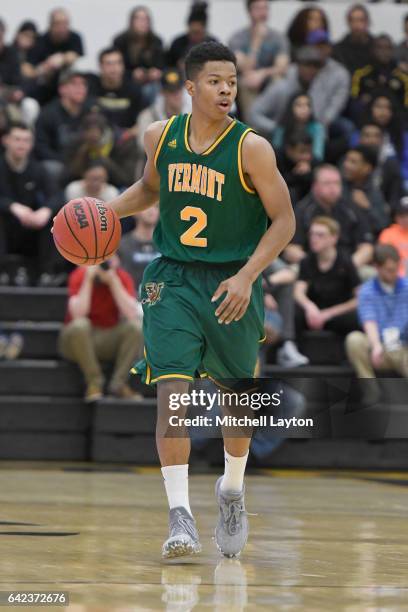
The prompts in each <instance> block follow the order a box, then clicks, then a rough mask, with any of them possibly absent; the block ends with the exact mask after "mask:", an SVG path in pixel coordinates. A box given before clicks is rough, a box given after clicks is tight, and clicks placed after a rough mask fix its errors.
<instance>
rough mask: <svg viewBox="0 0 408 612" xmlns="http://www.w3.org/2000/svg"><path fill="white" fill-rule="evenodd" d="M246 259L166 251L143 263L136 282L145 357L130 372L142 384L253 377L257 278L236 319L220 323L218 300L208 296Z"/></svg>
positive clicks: (258, 327)
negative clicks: (188, 257)
mask: <svg viewBox="0 0 408 612" xmlns="http://www.w3.org/2000/svg"><path fill="white" fill-rule="evenodd" d="M244 263H245V262H234V263H228V264H217V265H214V264H211V265H210V264H206V263H200V262H193V263H186V262H182V263H181V262H177V261H175V260H171V259H168V258H165V257H160V258H158V259H155V260H154V261H153V262H152V263H151V264H149V266H147V268H146V270H145V272H144V275H143V281H142V285H141V290H140V291H141V295H140V299H141V302H142V306H143V312H144V319H143V333H144V342H145V359H143V360H142V361H140V362H139V363H137V364H136V365H135V366H134V368H133V369H132V372H133V373H137V374H139V375H141V377H142V380H143V382H145V383H146V384H155V383H156V382H158V381H161V380H166V379H172V378H174V379H185V380H190V381H192V380H194V378H196V377H199V376H201V377H205V376H209V377H210V378H212V379H214V380H215V381H219V380H222V379H237V378H240V379H242V378H252V377H253V376H254V372H255V367H256V362H257V357H258V351H259V347H260V342H262V341H263V339H264V308H263V292H262V285H261V278H258V279H257V281H256V282H255V283H254V284H253V286H252V295H251V301H250V304H249V306H248V309H247V311H246V313H245V315H244V316H243V317H242V319H241V320H240V321H233V322H232V323H230V324H229V325H225V324H219V323H218V319H217V317H216V316H215V310H216V308H217V306H218V305H219V304H220V303H221V302H222V300H223V299H224V298H225V296H226V294H223V295H222V296H221V298H220V299H219V300H218V302H214V303H211V298H212V296H213V294H214V292H215V290H216V289H217V287H218V285H219V284H220V282H221V281H223V280H225V279H227V278H229V277H230V276H233V275H234V274H236V273H237V272H238V270H239V269H240V268H241V267H242V266H243V265H244Z"/></svg>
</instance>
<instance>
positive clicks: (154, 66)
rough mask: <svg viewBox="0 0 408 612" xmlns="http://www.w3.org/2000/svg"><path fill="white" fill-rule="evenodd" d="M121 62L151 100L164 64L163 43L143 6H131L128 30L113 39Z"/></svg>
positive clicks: (155, 91)
mask: <svg viewBox="0 0 408 612" xmlns="http://www.w3.org/2000/svg"><path fill="white" fill-rule="evenodd" d="M113 46H114V47H116V48H117V49H119V51H120V52H121V53H122V55H123V59H124V61H125V67H126V70H127V71H128V72H129V74H130V75H131V77H132V78H133V79H134V80H135V81H136V83H138V84H139V85H140V86H141V87H143V93H144V95H145V96H146V97H147V98H148V99H149V102H151V101H153V98H154V97H155V95H156V93H157V90H158V83H159V81H160V78H161V75H162V71H163V68H164V67H165V54H164V49H163V43H162V40H161V38H159V37H158V36H157V35H156V34H155V33H154V31H153V29H152V18H151V15H150V12H149V10H148V9H147V8H146V7H145V6H138V7H137V8H135V9H133V11H132V12H131V13H130V17H129V26H128V29H127V30H125V31H124V32H122V33H121V34H119V35H118V36H116V37H115V38H114V39H113Z"/></svg>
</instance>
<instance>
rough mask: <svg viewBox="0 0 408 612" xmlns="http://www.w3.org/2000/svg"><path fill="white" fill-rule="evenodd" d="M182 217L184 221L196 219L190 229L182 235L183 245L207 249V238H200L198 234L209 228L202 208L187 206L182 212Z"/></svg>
mask: <svg viewBox="0 0 408 612" xmlns="http://www.w3.org/2000/svg"><path fill="white" fill-rule="evenodd" d="M180 217H181V219H182V221H190V219H195V222H194V223H193V225H192V226H191V227H189V228H188V230H186V231H185V232H184V234H181V236H180V242H181V244H185V245H186V246H193V247H201V248H203V247H206V246H207V238H203V237H201V238H199V237H198V234H199V233H200V232H202V231H203V229H205V228H206V227H207V215H206V214H205V212H204V211H203V210H202V208H197V207H196V206H185V207H184V208H183V210H182V211H181V212H180Z"/></svg>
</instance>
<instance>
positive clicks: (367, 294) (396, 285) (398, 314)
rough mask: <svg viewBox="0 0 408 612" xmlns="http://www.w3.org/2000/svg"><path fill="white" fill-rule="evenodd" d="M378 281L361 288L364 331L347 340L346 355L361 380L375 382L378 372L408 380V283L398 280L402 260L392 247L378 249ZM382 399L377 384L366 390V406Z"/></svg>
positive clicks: (369, 282) (385, 245)
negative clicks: (385, 372)
mask: <svg viewBox="0 0 408 612" xmlns="http://www.w3.org/2000/svg"><path fill="white" fill-rule="evenodd" d="M374 261H375V264H376V267H377V273H378V277H377V278H373V279H371V280H369V281H367V282H366V283H364V285H363V286H362V287H361V289H360V291H359V296H358V314H359V318H360V321H361V325H362V327H363V330H364V331H354V332H353V333H351V334H350V335H349V336H348V337H347V339H346V351H347V356H348V359H349V361H350V362H351V364H352V366H353V368H354V370H355V372H356V374H357V376H358V378H371V379H373V378H375V370H384V369H385V370H394V371H396V372H398V373H399V374H401V375H402V376H404V377H408V279H407V278H400V277H398V269H399V265H400V257H399V254H398V251H397V250H396V249H395V248H394V247H393V246H391V245H388V244H380V245H377V246H376V249H375V253H374ZM378 399H379V388H378V385H377V384H371V383H370V385H367V384H365V386H364V388H363V398H362V400H363V403H364V404H371V403H375V402H377V401H378Z"/></svg>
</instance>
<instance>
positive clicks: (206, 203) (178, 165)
mask: <svg viewBox="0 0 408 612" xmlns="http://www.w3.org/2000/svg"><path fill="white" fill-rule="evenodd" d="M190 117H191V115H179V116H178V117H176V116H175V117H172V118H171V119H170V120H169V121H168V122H167V124H166V127H165V129H164V131H163V134H162V136H161V139H160V141H159V144H158V146H157V150H156V154H155V159H154V161H155V165H156V168H157V170H158V172H159V174H160V220H159V223H158V225H157V227H156V229H155V232H154V242H155V244H156V247H157V249H158V251H160V252H161V253H162V254H163V255H165V256H166V257H170V258H172V259H176V260H179V261H205V262H210V263H222V262H229V261H238V260H243V259H246V258H247V257H249V256H250V255H251V254H252V253H253V252H254V250H255V248H256V246H257V244H258V242H259V241H260V239H261V237H262V235H263V234H264V233H265V231H266V228H267V215H266V213H265V209H264V207H263V205H262V202H261V200H260V198H259V196H258V194H257V193H256V192H255V191H254V190H253V189H251V188H250V187H249V186H248V185H247V184H246V182H245V178H244V174H243V171H242V161H241V149H242V142H243V140H244V138H245V136H246V134H247V133H248V132H250V131H251V129H250V128H248V127H247V126H246V125H244V124H243V123H241V122H240V121H235V120H234V121H232V122H231V123H230V124H229V125H228V127H227V128H226V129H225V130H224V132H223V133H222V134H221V135H220V136H219V137H218V138H217V139H216V141H215V142H214V143H213V144H212V145H211V147H209V148H208V149H207V150H206V151H205V152H204V153H201V154H197V153H194V152H193V151H192V150H191V148H190V145H189V142H188V131H189V123H190Z"/></svg>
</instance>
